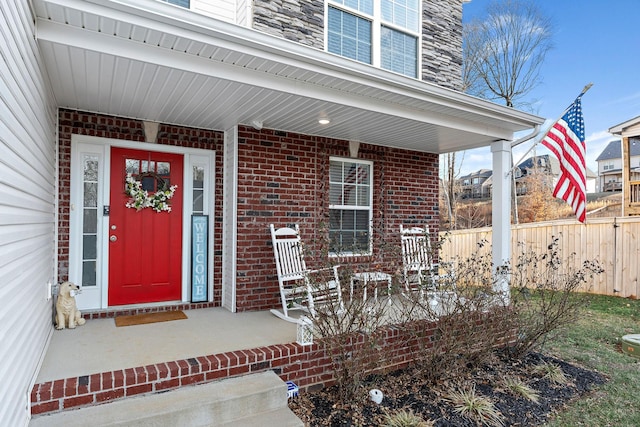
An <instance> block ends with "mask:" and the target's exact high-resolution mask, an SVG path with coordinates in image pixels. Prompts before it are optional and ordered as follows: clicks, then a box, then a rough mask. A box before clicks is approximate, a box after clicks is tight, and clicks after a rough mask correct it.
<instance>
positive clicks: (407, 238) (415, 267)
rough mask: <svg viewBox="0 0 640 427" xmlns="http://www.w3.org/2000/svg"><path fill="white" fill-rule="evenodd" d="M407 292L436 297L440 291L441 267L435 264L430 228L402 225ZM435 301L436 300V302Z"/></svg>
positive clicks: (401, 234)
mask: <svg viewBox="0 0 640 427" xmlns="http://www.w3.org/2000/svg"><path fill="white" fill-rule="evenodd" d="M400 239H401V242H402V263H403V267H404V268H403V273H404V282H405V290H406V292H407V293H409V294H410V293H414V292H418V293H419V295H420V298H424V296H425V293H426V294H428V295H430V296H431V297H434V296H435V294H436V292H438V291H440V290H441V289H440V285H441V284H440V276H439V273H438V270H439V265H438V264H437V263H434V262H433V257H432V255H433V253H432V250H431V240H430V238H429V228H428V227H427V226H425V228H420V227H412V228H404V227H403V226H402V224H401V225H400ZM434 301H435V300H434Z"/></svg>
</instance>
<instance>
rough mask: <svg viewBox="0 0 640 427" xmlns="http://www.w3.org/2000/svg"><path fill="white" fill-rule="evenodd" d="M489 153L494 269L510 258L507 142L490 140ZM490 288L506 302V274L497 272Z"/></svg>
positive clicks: (508, 296) (507, 293)
mask: <svg viewBox="0 0 640 427" xmlns="http://www.w3.org/2000/svg"><path fill="white" fill-rule="evenodd" d="M491 153H493V178H492V179H493V191H492V194H491V210H492V223H491V226H492V229H493V232H492V234H493V237H492V255H493V265H494V272H496V271H500V267H502V266H505V265H506V264H507V263H508V261H509V260H510V258H511V174H510V173H509V172H510V170H511V142H510V141H496V142H494V143H493V144H491ZM496 279H497V280H496V283H495V284H494V291H496V292H499V293H501V294H502V295H503V296H504V302H505V304H509V298H510V293H509V276H508V275H507V274H500V275H497V277H496Z"/></svg>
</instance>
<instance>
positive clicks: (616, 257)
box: [440, 217, 640, 298]
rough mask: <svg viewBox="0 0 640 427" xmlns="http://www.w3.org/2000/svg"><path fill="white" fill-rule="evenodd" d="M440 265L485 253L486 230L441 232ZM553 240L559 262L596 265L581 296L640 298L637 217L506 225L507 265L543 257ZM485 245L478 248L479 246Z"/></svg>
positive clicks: (639, 228)
mask: <svg viewBox="0 0 640 427" xmlns="http://www.w3.org/2000/svg"><path fill="white" fill-rule="evenodd" d="M440 236H441V237H442V238H443V239H444V240H443V245H442V248H441V250H440V259H441V260H442V261H448V260H454V259H455V258H456V257H459V259H466V258H468V257H469V256H470V255H471V254H473V253H475V252H477V251H478V250H482V251H487V252H490V251H491V246H490V245H491V237H492V233H491V228H490V227H485V228H476V229H470V230H456V231H451V232H442V233H440ZM554 237H557V238H558V239H559V240H558V248H559V249H560V256H561V258H562V260H563V262H571V263H572V264H573V265H571V267H574V268H576V269H577V268H580V266H581V265H582V262H583V261H587V260H588V261H591V260H597V261H598V262H599V263H600V266H601V267H602V268H603V269H604V273H602V274H600V275H597V276H596V277H594V278H593V279H592V280H591V281H590V282H589V283H588V284H587V285H586V286H585V288H584V289H583V290H584V291H587V292H591V293H595V294H603V295H615V296H622V297H632V298H634V297H636V296H640V286H639V284H638V276H639V273H640V217H618V218H594V219H588V220H587V224H586V225H583V224H580V223H578V222H577V221H575V220H562V221H549V222H537V223H530V224H521V225H513V226H511V253H512V257H511V259H512V262H513V260H517V257H518V255H519V254H521V253H523V251H527V252H529V251H534V252H536V253H538V254H542V253H545V252H546V251H547V247H548V246H549V245H550V244H551V243H552V241H553V238H554ZM483 241H487V242H488V243H489V244H488V245H486V246H485V247H484V248H482V249H479V245H478V244H479V243H481V242H483ZM573 253H575V254H576V255H575V257H573V258H571V257H570V255H571V254H573Z"/></svg>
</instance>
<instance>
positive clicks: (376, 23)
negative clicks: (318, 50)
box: [324, 0, 422, 79]
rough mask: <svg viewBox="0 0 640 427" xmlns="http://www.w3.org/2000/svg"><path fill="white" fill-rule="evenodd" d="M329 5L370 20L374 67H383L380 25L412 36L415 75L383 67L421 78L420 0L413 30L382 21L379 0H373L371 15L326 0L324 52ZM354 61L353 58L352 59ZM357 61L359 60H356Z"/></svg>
mask: <svg viewBox="0 0 640 427" xmlns="http://www.w3.org/2000/svg"><path fill="white" fill-rule="evenodd" d="M329 7H333V8H335V9H338V10H342V11H344V12H348V13H351V14H352V15H355V16H357V17H359V18H363V19H366V20H367V21H369V22H371V46H372V52H371V65H373V66H374V67H376V68H380V69H383V68H382V67H381V63H382V59H381V58H382V54H381V50H382V49H381V44H382V40H381V37H382V36H381V34H382V26H383V25H384V26H385V27H388V28H391V29H393V30H396V31H399V32H401V33H405V34H408V35H411V36H413V37H415V38H416V44H417V46H416V56H417V58H416V76H415V77H412V76H407V75H406V74H402V73H398V72H396V71H393V70H387V69H386V68H385V69H384V70H385V71H389V72H391V73H395V74H398V75H401V76H405V77H408V78H415V79H421V78H422V0H419V1H418V13H419V15H420V16H419V19H418V31H417V32H415V31H413V30H410V29H408V28H405V27H401V26H399V25H396V24H394V23H392V22H386V21H382V5H381V3H380V0H374V2H373V16H369V15H367V14H364V13H362V12H360V11H359V10H357V9H353V8H351V7H349V6H346V5H343V4H342V3H338V2H336V1H333V0H326V1H325V2H324V18H325V25H324V50H325V51H326V52H329V25H328V20H329ZM347 59H351V58H347ZM353 61H355V59H354V60H353ZM358 62H359V61H358Z"/></svg>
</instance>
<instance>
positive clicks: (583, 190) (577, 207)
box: [542, 95, 587, 223]
mask: <svg viewBox="0 0 640 427" xmlns="http://www.w3.org/2000/svg"><path fill="white" fill-rule="evenodd" d="M581 98H582V95H580V96H578V97H577V98H576V100H575V101H574V102H573V104H571V106H570V107H569V108H568V109H567V111H566V112H565V114H564V115H563V116H562V118H560V119H559V120H558V121H557V122H556V123H554V124H553V126H551V128H550V129H549V131H548V132H547V134H546V135H545V137H544V138H543V139H542V144H543V145H544V146H545V147H547V148H548V149H549V150H551V152H552V153H553V154H554V155H555V156H556V158H557V159H558V161H559V162H560V178H559V179H558V183H557V184H556V187H555V188H554V190H553V196H554V197H557V198H559V199H562V200H564V201H566V202H567V203H568V204H569V205H570V206H571V208H572V209H573V212H574V213H575V214H576V217H577V219H578V221H580V222H582V223H584V222H585V221H586V219H587V167H586V161H585V157H586V145H585V137H584V119H583V117H582V105H581Z"/></svg>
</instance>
